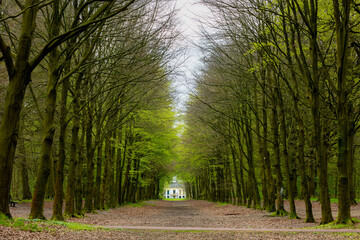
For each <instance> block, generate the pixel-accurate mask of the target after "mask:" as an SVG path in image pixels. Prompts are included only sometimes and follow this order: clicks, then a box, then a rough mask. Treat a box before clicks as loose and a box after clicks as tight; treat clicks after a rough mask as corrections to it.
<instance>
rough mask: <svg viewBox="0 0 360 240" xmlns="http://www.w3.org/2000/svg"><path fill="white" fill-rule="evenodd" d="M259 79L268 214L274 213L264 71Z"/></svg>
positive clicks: (273, 186) (273, 185) (273, 184)
mask: <svg viewBox="0 0 360 240" xmlns="http://www.w3.org/2000/svg"><path fill="white" fill-rule="evenodd" d="M267 72H268V73H267V74H268V76H269V75H270V70H268V71H267ZM261 78H262V89H263V92H262V100H261V107H262V126H263V138H262V140H263V141H262V149H263V155H264V165H265V172H266V180H267V194H268V204H267V211H268V212H275V211H276V206H275V192H274V189H275V183H274V179H273V176H272V168H271V161H270V153H269V149H268V118H267V110H266V109H267V100H266V96H267V94H266V91H265V89H266V81H267V77H266V72H265V70H262V71H261Z"/></svg>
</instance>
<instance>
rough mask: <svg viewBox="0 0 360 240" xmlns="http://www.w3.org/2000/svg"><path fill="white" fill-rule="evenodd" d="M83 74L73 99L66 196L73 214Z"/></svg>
mask: <svg viewBox="0 0 360 240" xmlns="http://www.w3.org/2000/svg"><path fill="white" fill-rule="evenodd" d="M82 76H83V75H82V74H79V76H78V77H77V78H76V83H75V91H74V92H75V94H74V99H73V114H74V117H73V127H72V130H71V131H72V136H71V147H70V165H69V173H68V180H67V187H66V196H65V197H66V198H65V214H67V215H69V216H73V215H74V213H75V208H74V199H75V181H76V175H77V171H76V169H78V168H79V167H80V166H78V164H79V163H78V158H77V156H78V155H77V150H78V144H79V129H80V116H79V109H80V106H79V97H80V96H79V94H80V87H81V80H82Z"/></svg>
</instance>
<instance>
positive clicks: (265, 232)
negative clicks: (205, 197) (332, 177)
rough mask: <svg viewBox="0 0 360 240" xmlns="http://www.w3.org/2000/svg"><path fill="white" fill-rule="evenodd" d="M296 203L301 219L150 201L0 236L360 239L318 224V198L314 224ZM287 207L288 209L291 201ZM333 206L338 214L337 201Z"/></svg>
mask: <svg viewBox="0 0 360 240" xmlns="http://www.w3.org/2000/svg"><path fill="white" fill-rule="evenodd" d="M296 207H297V212H298V215H299V217H301V219H289V217H288V216H284V217H274V216H272V215H271V214H269V213H267V212H266V211H261V210H254V209H249V208H246V207H238V206H234V205H231V204H228V205H225V204H219V203H211V202H207V201H198V200H185V201H164V200H159V201H147V202H144V203H142V204H132V205H128V206H124V207H120V208H116V209H111V210H108V211H98V212H97V213H95V214H86V217H84V218H70V219H68V220H67V222H70V224H72V223H74V224H77V223H81V224H91V225H92V226H96V227H101V228H91V229H87V230H74V229H69V228H68V227H66V226H63V225H59V224H57V225H56V224H55V225H51V227H49V226H47V227H45V228H44V227H43V230H42V231H40V232H39V231H35V232H31V231H20V230H17V229H14V228H9V227H4V226H0V239H84V238H87V239H99V240H100V239H224V240H225V239H249V240H250V239H360V225H359V224H358V223H357V224H355V225H354V226H352V227H351V228H341V227H344V226H325V227H319V223H320V218H321V212H320V204H319V203H318V202H313V212H314V217H315V219H316V223H304V217H305V206H304V204H303V202H302V201H297V202H296ZM285 208H286V209H289V206H288V203H286V205H285ZM332 208H333V209H332V210H333V216H334V217H335V216H336V215H337V205H336V204H332ZM29 212H30V203H20V204H18V205H17V206H16V207H15V208H11V214H12V216H13V217H14V218H16V217H22V218H26V217H27V215H28V214H29ZM51 213H52V202H46V203H45V206H44V214H45V216H46V217H47V218H48V219H49V218H50V217H51ZM351 214H352V217H354V218H358V219H360V205H358V206H353V207H352V210H351ZM339 227H340V228H339Z"/></svg>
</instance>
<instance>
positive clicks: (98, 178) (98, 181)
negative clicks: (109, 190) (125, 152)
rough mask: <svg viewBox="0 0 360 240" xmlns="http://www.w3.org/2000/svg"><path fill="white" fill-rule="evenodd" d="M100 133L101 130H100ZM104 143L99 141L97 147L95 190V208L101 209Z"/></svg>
mask: <svg viewBox="0 0 360 240" xmlns="http://www.w3.org/2000/svg"><path fill="white" fill-rule="evenodd" d="M98 131H100V130H98ZM102 149H103V142H102V141H101V140H99V143H98V146H97V160H96V181H95V189H94V208H95V209H100V208H101V204H100V203H101V168H102V154H103V150H102Z"/></svg>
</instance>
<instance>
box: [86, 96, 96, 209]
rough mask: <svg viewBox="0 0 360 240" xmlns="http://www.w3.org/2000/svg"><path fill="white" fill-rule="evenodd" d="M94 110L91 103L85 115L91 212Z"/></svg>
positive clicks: (88, 197)
mask: <svg viewBox="0 0 360 240" xmlns="http://www.w3.org/2000/svg"><path fill="white" fill-rule="evenodd" d="M92 112H93V110H92V106H90V103H89V105H88V107H87V114H86V116H85V126H86V127H85V129H86V130H85V131H86V160H87V161H86V185H85V206H84V209H85V212H91V211H92V210H93V209H94V202H93V191H94V150H93V140H92V126H93V113H92Z"/></svg>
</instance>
